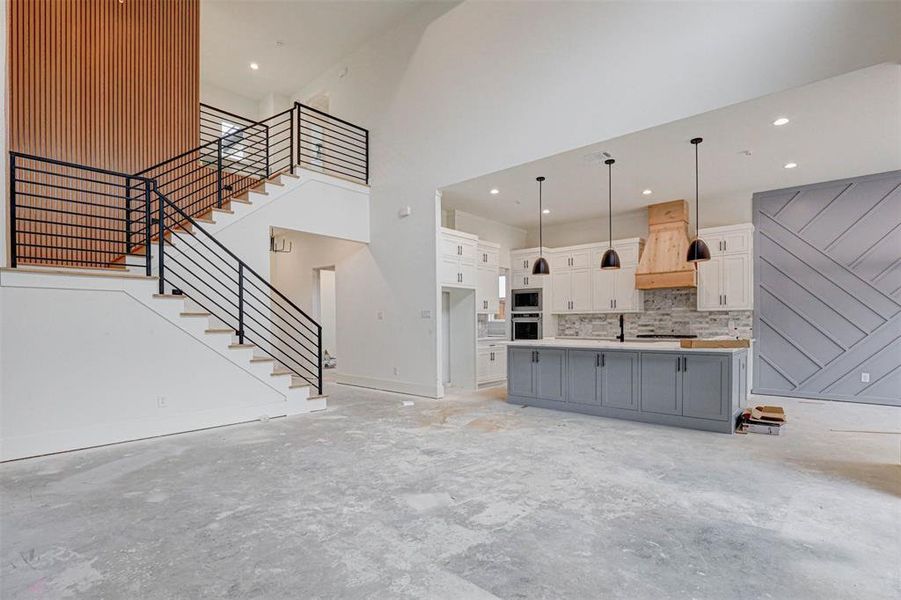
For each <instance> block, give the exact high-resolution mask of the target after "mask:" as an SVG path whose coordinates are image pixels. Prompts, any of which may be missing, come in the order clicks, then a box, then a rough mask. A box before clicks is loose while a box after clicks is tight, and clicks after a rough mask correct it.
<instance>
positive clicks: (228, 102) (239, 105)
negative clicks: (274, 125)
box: [200, 81, 270, 120]
mask: <svg viewBox="0 0 901 600" xmlns="http://www.w3.org/2000/svg"><path fill="white" fill-rule="evenodd" d="M200 101H201V102H203V103H204V104H209V105H210V106H215V107H216V108H219V109H222V110H227V111H228V112H232V113H235V114H238V115H241V116H242V117H246V118H248V119H253V120H257V119H261V118H265V117H268V116H270V115H269V114H263V113H261V112H260V104H261V103H260V102H259V101H258V100H254V99H253V98H248V97H247V96H242V95H241V94H236V93H235V92H232V91H231V90H227V89H225V88H221V87H219V86H217V85H214V84H212V83H210V82H209V81H201V82H200ZM261 115H262V116H261Z"/></svg>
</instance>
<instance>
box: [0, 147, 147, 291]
mask: <svg viewBox="0 0 901 600" xmlns="http://www.w3.org/2000/svg"><path fill="white" fill-rule="evenodd" d="M152 188H153V181H152V180H150V179H148V178H146V177H141V176H136V175H130V174H128V173H119V172H116V171H110V170H108V169H98V168H96V167H88V166H85V165H79V164H76V163H71V162H66V161H61V160H55V159H51V158H43V157H39V156H31V155H28V154H23V153H20V152H10V153H9V232H10V238H9V239H10V245H9V248H10V266H12V267H14V268H15V267H17V266H19V265H25V264H30V265H57V266H67V267H78V268H107V269H108V268H120V269H123V270H125V269H127V268H128V267H143V269H144V271H145V274H146V275H150V271H151V266H150V251H149V248H150V240H151V236H152V232H151V223H150V219H149V218H148V215H149V212H150V198H151V190H152Z"/></svg>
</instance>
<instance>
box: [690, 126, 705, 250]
mask: <svg viewBox="0 0 901 600" xmlns="http://www.w3.org/2000/svg"><path fill="white" fill-rule="evenodd" d="M703 141H704V138H699V137H696V138H692V140H691V144H692V145H693V146H694V147H695V239H693V240H692V241H691V243H690V244H689V245H688V256H686V257H685V260H687V261H688V262H692V263H699V262H703V261H705V260H710V248H708V247H707V244H706V243H705V242H704V240H702V239H701V238H700V236H699V235H698V234H699V229H700V228H701V212H700V210H699V207H700V203H699V200H698V198H699V194H698V145H699V144H700V143H701V142H703Z"/></svg>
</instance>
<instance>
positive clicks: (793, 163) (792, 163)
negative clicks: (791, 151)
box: [785, 162, 798, 169]
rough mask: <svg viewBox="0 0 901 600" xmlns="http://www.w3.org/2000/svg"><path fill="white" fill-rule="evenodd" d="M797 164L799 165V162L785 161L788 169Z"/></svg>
mask: <svg viewBox="0 0 901 600" xmlns="http://www.w3.org/2000/svg"><path fill="white" fill-rule="evenodd" d="M797 166H798V163H796V162H787V163H785V168H786V169H794V168H795V167H797Z"/></svg>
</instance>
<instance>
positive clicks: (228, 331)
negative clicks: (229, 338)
mask: <svg viewBox="0 0 901 600" xmlns="http://www.w3.org/2000/svg"><path fill="white" fill-rule="evenodd" d="M203 332H204V333H232V334H233V333H234V332H235V330H234V329H205V330H204V331H203Z"/></svg>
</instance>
